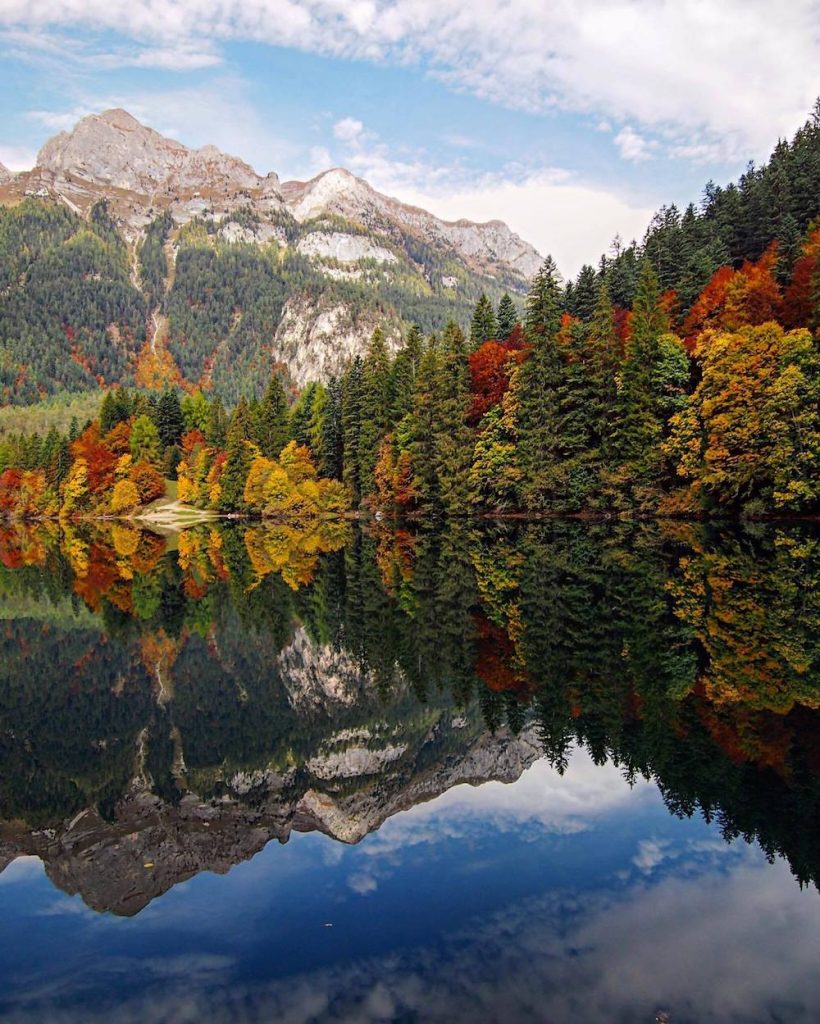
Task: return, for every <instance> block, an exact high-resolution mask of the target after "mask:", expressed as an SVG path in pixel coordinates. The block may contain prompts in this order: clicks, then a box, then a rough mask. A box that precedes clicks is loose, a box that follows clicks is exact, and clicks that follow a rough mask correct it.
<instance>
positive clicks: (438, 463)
mask: <svg viewBox="0 0 820 1024" xmlns="http://www.w3.org/2000/svg"><path fill="white" fill-rule="evenodd" d="M434 394H435V412H436V416H435V425H434V440H435V473H436V478H437V486H436V490H437V493H438V497H439V500H440V503H441V507H442V509H443V511H444V512H445V513H446V514H447V515H449V516H463V515H465V514H466V512H467V510H468V500H469V478H470V468H471V466H472V462H473V435H472V431H471V430H470V427H469V426H468V425H467V412H468V410H469V407H470V374H469V368H468V362H467V340H466V338H465V337H464V334H463V332H462V330H461V328H460V327H458V325H457V324H455V323H453V321H450V323H449V324H448V325H447V327H446V328H445V330H444V334H443V335H442V344H441V360H440V363H439V366H438V372H437V374H436V379H435V388H434Z"/></svg>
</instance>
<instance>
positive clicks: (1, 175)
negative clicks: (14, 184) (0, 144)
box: [0, 164, 11, 185]
mask: <svg viewBox="0 0 820 1024" xmlns="http://www.w3.org/2000/svg"><path fill="white" fill-rule="evenodd" d="M6 181H11V171H10V170H9V169H8V167H6V165H5V164H0V185H2V184H3V183H4V182H6Z"/></svg>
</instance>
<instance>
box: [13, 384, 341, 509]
mask: <svg viewBox="0 0 820 1024" xmlns="http://www.w3.org/2000/svg"><path fill="white" fill-rule="evenodd" d="M293 434H294V430H293V423H292V416H291V414H290V412H289V410H288V406H287V399H286V396H285V392H284V389H283V387H282V384H281V382H280V380H279V378H278V377H275V378H273V380H272V381H271V383H270V385H269V387H268V390H267V392H266V394H265V396H264V399H263V400H262V401H258V400H256V399H254V400H253V401H252V402H250V403H247V402H245V400H244V399H242V400H241V401H240V402H239V404H238V405H237V407H236V408H235V409H234V410H233V413H232V414H231V415H230V416H229V415H228V414H227V412H226V410H225V407H224V406H223V405H222V403H221V401H220V400H219V399H218V398H217V399H214V400H213V401H208V399H206V398H205V397H204V396H203V394H202V393H201V392H195V393H194V394H185V395H183V396H182V398H180V395H179V392H178V391H176V390H174V389H171V388H166V389H165V391H163V392H162V394H161V395H159V396H155V395H146V394H144V393H141V392H138V391H129V390H128V389H125V388H118V389H116V390H114V391H109V392H107V393H106V395H105V397H104V398H103V400H102V404H101V407H100V412H99V416H98V417H97V418H96V419H94V420H91V421H89V422H88V423H86V424H85V425H84V426H83V427H81V426H80V425H79V424H78V423H77V421H76V419H75V420H73V421H72V424H71V427H70V429H69V430H68V432H67V433H65V434H63V433H61V432H60V431H59V430H57V428H56V427H52V428H51V429H50V430H49V431H48V433H47V434H45V435H40V434H36V433H35V434H29V435H26V434H17V435H11V436H8V437H5V438H3V439H2V440H0V514H2V513H5V514H6V515H7V516H9V517H11V518H15V519H42V518H45V519H49V518H56V517H59V518H61V519H64V520H70V519H73V518H82V517H86V516H106V515H125V514H130V513H133V512H135V511H136V510H137V509H140V508H142V507H144V506H146V505H149V504H151V503H152V502H154V501H155V500H156V499H159V498H163V497H165V496H169V497H170V496H172V495H173V491H174V488H176V492H177V496H178V498H179V499H180V500H182V501H185V502H187V503H189V504H191V505H194V506H196V507H199V508H203V509H211V510H213V511H217V512H233V513H236V512H239V513H246V514H251V515H261V516H265V517H269V518H274V519H278V520H280V521H298V522H301V523H305V522H312V521H316V520H322V519H327V518H334V517H337V516H339V515H341V514H343V513H344V512H346V511H347V509H348V507H349V500H348V494H347V491H346V489H345V487H344V485H343V484H342V483H341V482H339V481H335V480H330V479H320V478H319V474H318V472H317V469H316V467H315V465H314V463H313V461H312V458H311V453H310V450H309V449H308V448H306V447H305V446H303V445H300V444H298V443H297V442H296V441H295V440H294V439H293Z"/></svg>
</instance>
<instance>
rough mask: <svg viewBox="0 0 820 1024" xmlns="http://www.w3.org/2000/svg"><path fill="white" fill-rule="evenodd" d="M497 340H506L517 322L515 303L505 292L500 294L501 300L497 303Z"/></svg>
mask: <svg viewBox="0 0 820 1024" xmlns="http://www.w3.org/2000/svg"><path fill="white" fill-rule="evenodd" d="M497 320H498V340H499V341H506V340H507V338H509V336H510V335H511V334H512V332H513V329H514V328H515V325H516V324H517V323H518V310H517V309H516V308H515V303H514V302H513V300H512V299H511V298H510V296H509V295H508V294H507V292H504V294H503V295H502V296H501V301H500V302H499V303H498V317H497Z"/></svg>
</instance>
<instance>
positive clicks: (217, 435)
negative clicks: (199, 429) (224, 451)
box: [205, 396, 229, 448]
mask: <svg viewBox="0 0 820 1024" xmlns="http://www.w3.org/2000/svg"><path fill="white" fill-rule="evenodd" d="M228 426H229V421H228V414H227V412H226V411H225V406H224V405H223V404H222V399H221V398H219V396H217V397H216V398H215V399H214V400H213V402H211V409H210V415H209V416H208V427H207V429H206V431H205V436H206V437H207V439H208V443H209V444H212V445H213V446H214V447H215V448H222V447H223V445H224V444H225V441H226V440H227V437H228Z"/></svg>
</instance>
